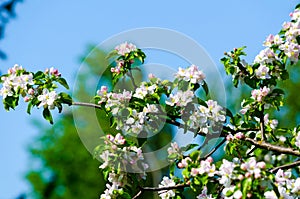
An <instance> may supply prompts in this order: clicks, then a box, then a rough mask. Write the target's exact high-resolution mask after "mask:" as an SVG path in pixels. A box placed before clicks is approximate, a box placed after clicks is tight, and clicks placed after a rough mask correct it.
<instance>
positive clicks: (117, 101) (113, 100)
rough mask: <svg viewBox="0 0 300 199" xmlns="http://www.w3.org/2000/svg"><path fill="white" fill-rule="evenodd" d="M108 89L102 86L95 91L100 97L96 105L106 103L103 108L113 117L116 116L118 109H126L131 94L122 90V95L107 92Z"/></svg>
mask: <svg viewBox="0 0 300 199" xmlns="http://www.w3.org/2000/svg"><path fill="white" fill-rule="evenodd" d="M107 91H108V88H107V87H106V86H102V87H101V89H100V90H98V91H97V95H98V96H99V97H100V100H99V101H98V104H102V103H104V102H106V104H105V108H106V109H108V110H111V112H112V114H113V115H117V114H118V112H119V111H120V109H122V108H126V107H127V105H128V103H129V101H130V99H131V97H132V92H130V91H126V90H124V91H123V92H122V93H113V92H107Z"/></svg>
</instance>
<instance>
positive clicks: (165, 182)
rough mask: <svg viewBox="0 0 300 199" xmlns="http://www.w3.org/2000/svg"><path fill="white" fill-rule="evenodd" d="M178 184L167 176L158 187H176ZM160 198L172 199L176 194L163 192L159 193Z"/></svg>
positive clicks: (172, 191) (170, 191)
mask: <svg viewBox="0 0 300 199" xmlns="http://www.w3.org/2000/svg"><path fill="white" fill-rule="evenodd" d="M175 185H176V183H175V182H174V180H173V179H170V178H168V177H166V176H164V177H163V180H162V181H161V183H160V184H159V185H158V187H171V186H175ZM158 194H159V197H160V198H162V199H170V198H173V197H175V192H174V190H162V191H159V192H158Z"/></svg>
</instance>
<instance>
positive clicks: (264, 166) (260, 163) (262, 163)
mask: <svg viewBox="0 0 300 199" xmlns="http://www.w3.org/2000/svg"><path fill="white" fill-rule="evenodd" d="M257 166H258V167H259V168H260V169H265V168H266V163H265V162H258V163H257Z"/></svg>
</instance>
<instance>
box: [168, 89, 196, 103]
mask: <svg viewBox="0 0 300 199" xmlns="http://www.w3.org/2000/svg"><path fill="white" fill-rule="evenodd" d="M193 97H194V92H193V91H191V90H188V91H181V90H179V91H178V92H177V93H176V94H170V99H169V100H167V101H166V104H167V105H169V106H179V107H185V106H186V105H187V104H188V103H190V102H192V101H193Z"/></svg>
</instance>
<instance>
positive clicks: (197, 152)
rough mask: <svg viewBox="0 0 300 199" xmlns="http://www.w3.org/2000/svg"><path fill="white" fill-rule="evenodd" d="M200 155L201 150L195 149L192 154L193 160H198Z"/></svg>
mask: <svg viewBox="0 0 300 199" xmlns="http://www.w3.org/2000/svg"><path fill="white" fill-rule="evenodd" d="M199 156H200V151H193V152H192V153H191V155H190V158H191V159H192V160H193V161H196V160H197V159H198V158H199Z"/></svg>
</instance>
